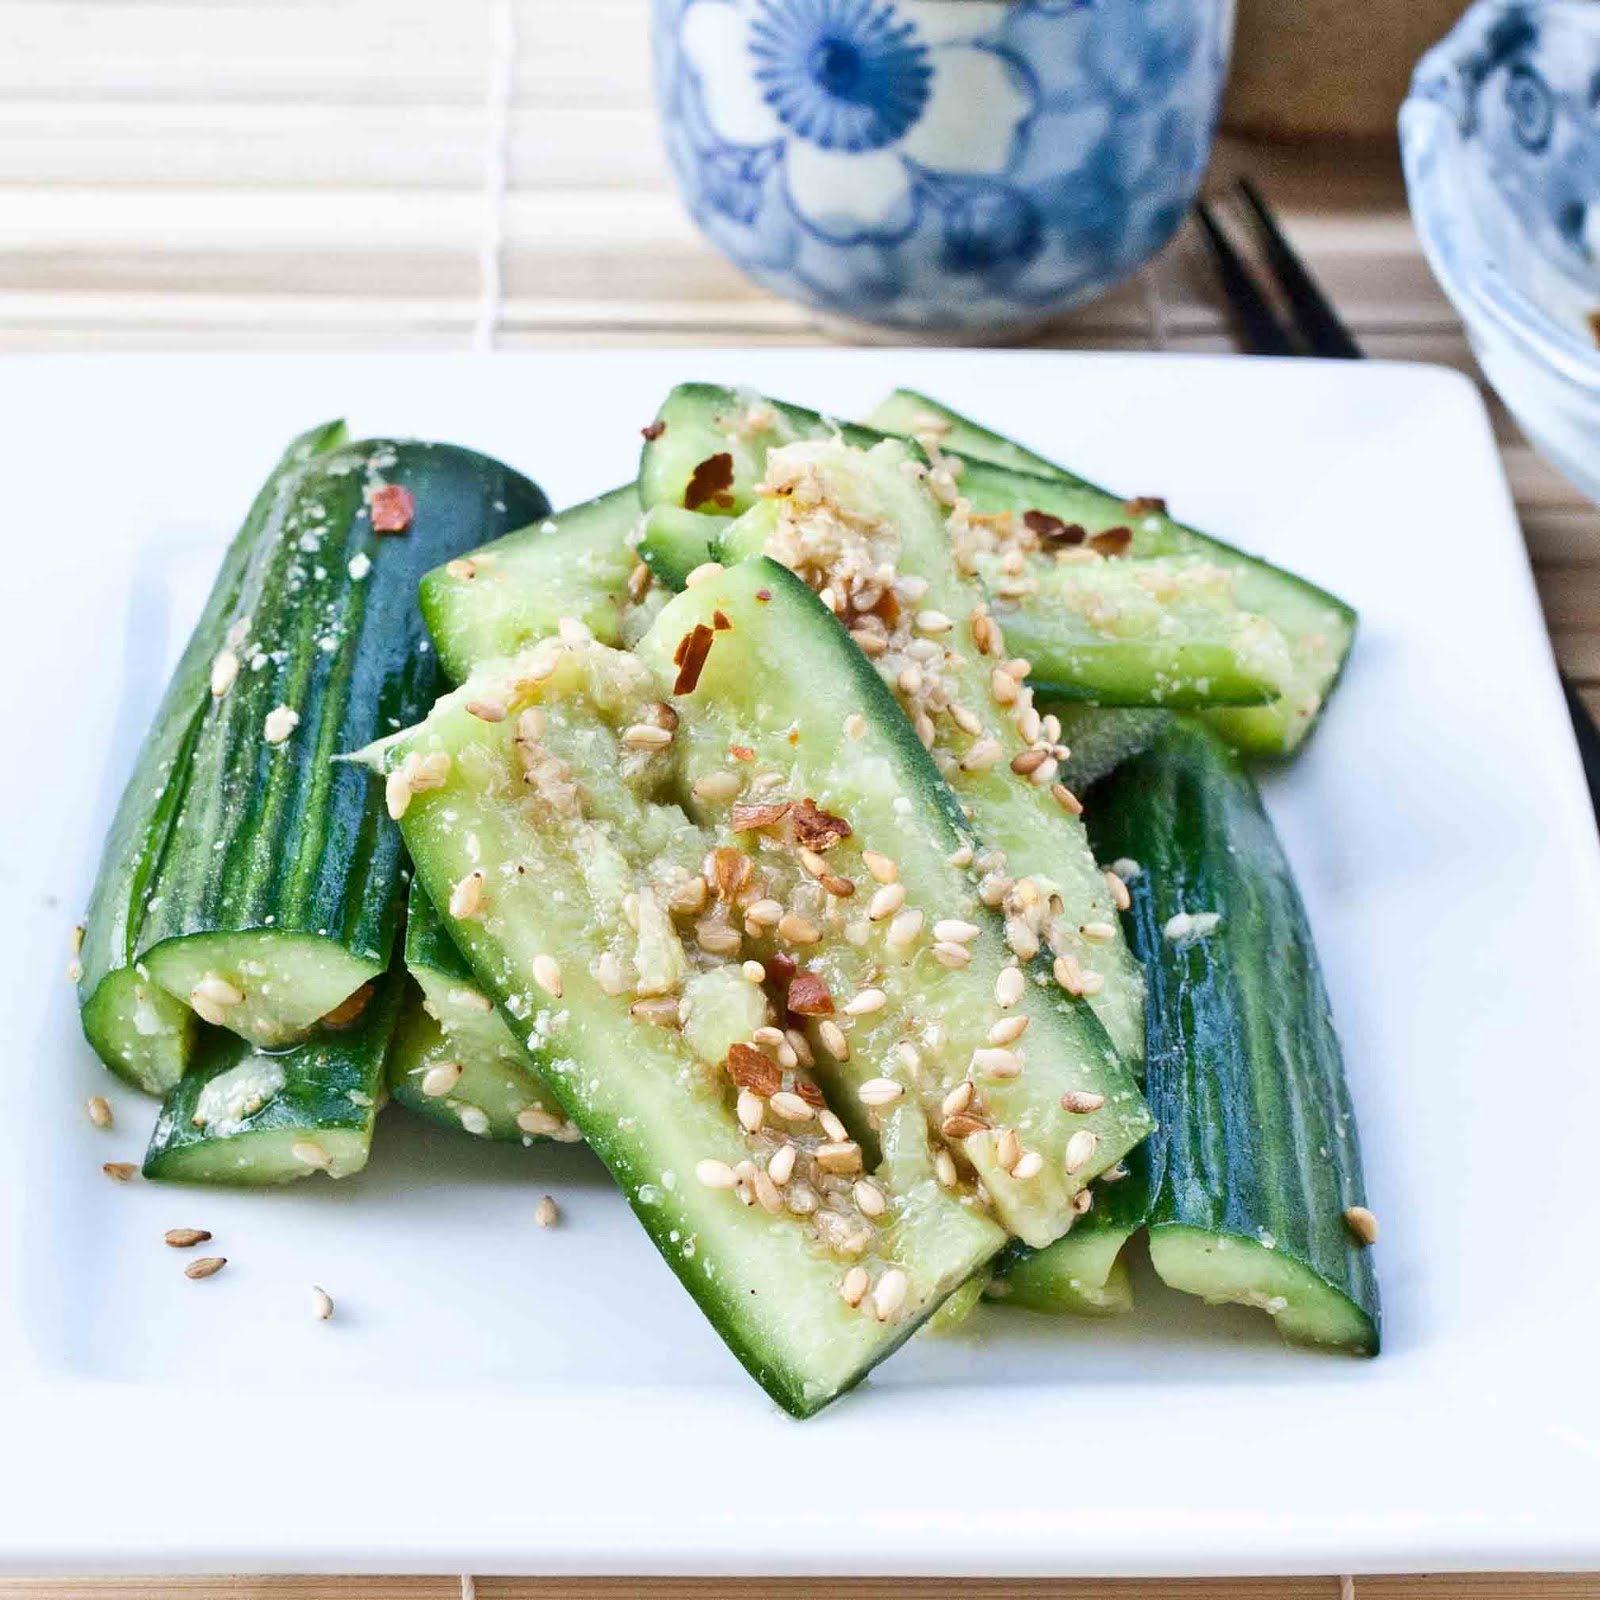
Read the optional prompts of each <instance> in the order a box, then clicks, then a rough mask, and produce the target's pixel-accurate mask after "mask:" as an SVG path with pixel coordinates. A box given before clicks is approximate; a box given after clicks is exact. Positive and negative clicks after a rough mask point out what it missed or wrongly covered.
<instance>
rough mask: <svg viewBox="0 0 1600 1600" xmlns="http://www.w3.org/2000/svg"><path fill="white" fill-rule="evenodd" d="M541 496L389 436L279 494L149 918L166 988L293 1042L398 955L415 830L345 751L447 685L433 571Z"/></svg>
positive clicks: (241, 1030)
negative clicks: (427, 580)
mask: <svg viewBox="0 0 1600 1600" xmlns="http://www.w3.org/2000/svg"><path fill="white" fill-rule="evenodd" d="M369 504H370V506H371V507H373V508H375V511H374V514H369ZM544 507H545V501H544V497H543V496H542V495H541V494H540V492H539V490H538V489H537V488H536V487H535V486H534V485H533V484H531V483H529V482H528V481H527V479H525V478H523V477H521V476H520V475H519V474H517V473H515V472H513V471H511V469H510V468H508V467H504V466H501V465H500V464H499V463H498V462H494V461H490V460H489V459H488V458H487V457H484V456H480V455H476V454H474V453H473V452H472V451H469V450H461V449H458V448H456V447H455V446H451V445H428V444H419V443H415V442H400V443H393V442H388V441H374V442H369V443H366V444H360V445H352V446H350V447H348V448H346V449H343V450H340V451H338V452H337V453H335V454H332V455H325V456H322V457H319V458H318V460H317V461H316V462H315V463H314V464H313V465H312V466H310V467H309V468H308V469H306V470H305V471H303V472H302V473H301V474H300V475H299V476H298V477H297V478H296V479H295V480H294V482H293V484H292V485H291V486H290V488H289V490H288V491H287V492H286V493H285V494H284V495H282V496H280V497H279V498H278V499H276V500H275V502H274V503H273V506H272V508H271V511H270V514H269V515H268V517H267V518H266V520H265V522H264V523H263V525H262V527H261V529H260V530H259V533H258V535H257V537H256V539H255V540H254V542H253V545H252V550H251V554H250V559H249V561H248V562H247V564H246V567H245V571H244V573H243V576H242V578H241V580H240V582H239V586H238V589H237V591H236V592H235V594H234V595H233V598H232V602H231V604H230V606H229V607H228V617H227V626H226V629H225V640H224V644H223V646H222V649H221V651H219V652H218V654H217V657H216V658H215V662H214V669H215V676H214V678H213V683H212V688H211V689H207V688H206V687H205V686H203V685H202V686H201V688H200V691H199V692H200V693H201V694H202V695H203V696H204V697H205V699H206V701H207V706H206V709H205V710H204V712H203V714H202V716H201V719H200V722H199V726H198V728H197V729H196V731H195V733H194V736H193V740H192V743H191V745H190V746H189V747H188V749H187V751H186V763H185V788H184V792H183V795H182V799H181V801H180V803H179V805H178V807H177V810H176V814H175V816H174V820H173V823H172V827H171V832H170V837H169V840H168V843H167V846H166V848H165V850H164V852H163V855H162V858H161V863H160V868H159V872H158V873H157V874H156V876H155V879H154V881H153V883H152V886H151V892H150V894H149V897H148V899H147V901H146V905H145V916H144V921H143V924H142V926H141V927H140V930H139V938H138V954H139V960H140V962H141V964H142V966H143V967H144V968H145V969H147V970H148V972H149V973H150V975H151V976H152V977H153V978H154V979H155V981H156V982H157V983H158V984H159V985H160V986H161V987H162V988H163V989H164V990H165V991H166V992H167V993H168V994H170V995H172V996H173V997H174V998H176V999H177V1000H180V1001H186V1002H188V1003H189V1004H190V1005H192V1006H193V1007H194V1008H195V1009H196V1010H197V1011H198V1012H199V1013H200V1015H201V1016H202V1017H204V1018H206V1019H207V1020H210V1021H213V1022H216V1023H219V1024H222V1025H224V1026H226V1027H228V1028H230V1029H232V1030H233V1031H234V1032H236V1033H238V1034H240V1035H241V1036H243V1037H245V1038H247V1039H249V1040H250V1041H251V1042H252V1043H254V1044H258V1045H261V1046H263V1047H265V1048H278V1047H281V1046H283V1045H286V1044H289V1043H292V1042H293V1041H295V1040H296V1039H299V1038H302V1037H304V1036H305V1034H306V1033H307V1032H308V1030H309V1029H311V1028H312V1027H313V1026H314V1025H315V1024H316V1023H317V1021H318V1020H319V1019H320V1018H322V1017H324V1016H326V1015H327V1014H328V1013H330V1012H333V1011H335V1010H336V1008H337V1007H338V1006H339V1005H340V1003H341V1002H342V1001H343V1000H344V999H345V998H346V997H347V996H349V995H351V994H353V993H354V992H355V991H356V990H357V989H359V988H360V987H361V986H362V985H363V984H364V983H366V982H368V981H370V980H371V979H372V978H374V977H376V976H377V975H378V974H379V973H380V972H382V971H383V969H384V967H385V966H386V965H387V962H388V957H389V952H390V950H391V949H392V948H393V945H394V939H395V934H396V932H397V930H398V923H399V917H400V910H401V899H402V895H403V886H402V883H401V878H400V865H401V856H400V837H399V834H398V832H397V831H396V829H395V828H394V826H393V825H392V823H391V822H390V821H389V819H388V818H387V817H386V816H385V815H384V802H383V797H382V796H381V795H377V794H374V793H373V792H372V789H371V786H370V785H369V784H368V782H367V781H366V775H365V774H364V773H363V772H362V771H360V770H359V768H354V767H351V766H349V765H346V764H342V763H341V762H340V761H339V760H338V759H337V758H338V757H339V756H341V755H342V754H344V753H346V752H348V751H351V750H355V749H358V748H360V747H361V746H362V745H364V744H366V743H368V742H370V741H371V740H372V739H373V738H374V737H376V736H378V735H380V734H383V733H387V732H389V731H390V730H391V729H393V728H394V727H396V726H401V725H404V723H405V722H407V721H409V720H411V719H412V718H413V717H415V716H417V715H420V713H421V711H422V710H423V709H424V708H425V707H426V706H427V705H428V703H429V701H430V699H431V698H432V694H433V692H434V690H435V688H436V684H437V666H436V662H435V657H434V655H433V653H432V651H431V649H430V647H429V645H428V641H427V639H426V638H425V637H424V635H423V631H422V622H421V618H420V617H419V616H418V614H417V606H416V583H417V579H418V578H419V577H420V576H421V574H422V573H424V572H425V571H427V570H428V568H430V567H432V566H435V565H437V564H438V562H439V561H440V560H441V558H443V557H445V556H447V555H450V554H453V553H454V552H456V551H459V550H462V549H464V548H467V547H469V546H471V545H473V544H475V543H477V542H479V541H480V540H481V539H482V537H483V536H484V535H485V534H488V533H496V532H498V531H499V530H501V529H504V528H507V527H512V526H518V525H521V524H524V523H526V522H527V521H528V520H529V518H530V517H531V516H533V515H536V514H538V513H540V512H541V511H542V510H543V509H544ZM386 521H387V522H389V523H391V524H403V526H393V527H392V528H391V531H388V532H385V531H383V530H382V528H381V524H382V523H384V522H386ZM213 690H216V691H220V692H212V691H213Z"/></svg>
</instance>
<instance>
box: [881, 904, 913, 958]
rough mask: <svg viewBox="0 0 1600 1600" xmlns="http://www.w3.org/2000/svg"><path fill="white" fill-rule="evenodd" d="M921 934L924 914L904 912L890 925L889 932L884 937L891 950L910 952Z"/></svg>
mask: <svg viewBox="0 0 1600 1600" xmlns="http://www.w3.org/2000/svg"><path fill="white" fill-rule="evenodd" d="M921 932H922V913H921V912H920V911H902V912H901V913H900V915H899V916H897V917H896V918H895V919H894V921H893V922H891V923H890V924H889V931H888V932H887V933H886V934H885V935H884V939H885V942H886V943H887V944H888V946H889V948H890V949H891V950H909V949H910V948H911V946H912V945H913V944H915V943H916V939H917V935H918V934H920V933H921Z"/></svg>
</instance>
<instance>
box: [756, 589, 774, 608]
mask: <svg viewBox="0 0 1600 1600" xmlns="http://www.w3.org/2000/svg"><path fill="white" fill-rule="evenodd" d="M771 598H772V591H771V590H770V589H757V590H756V599H757V600H759V601H760V602H761V603H762V605H765V604H766V603H767V602H768V601H769V600H770V599H771Z"/></svg>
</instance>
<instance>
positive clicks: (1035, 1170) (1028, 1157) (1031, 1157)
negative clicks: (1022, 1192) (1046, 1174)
mask: <svg viewBox="0 0 1600 1600" xmlns="http://www.w3.org/2000/svg"><path fill="white" fill-rule="evenodd" d="M1043 1171H1044V1157H1043V1156H1042V1155H1040V1154H1039V1152H1038V1151H1037V1150H1024V1151H1023V1153H1022V1155H1021V1156H1020V1157H1019V1158H1018V1160H1017V1164H1016V1165H1015V1166H1014V1167H1012V1169H1011V1176H1012V1177H1013V1178H1015V1179H1016V1180H1017V1181H1018V1182H1019V1183H1026V1182H1027V1181H1028V1179H1029V1178H1037V1177H1038V1176H1039V1174H1040V1173H1041V1172H1043Z"/></svg>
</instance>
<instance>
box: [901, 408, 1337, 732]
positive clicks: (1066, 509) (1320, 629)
mask: <svg viewBox="0 0 1600 1600" xmlns="http://www.w3.org/2000/svg"><path fill="white" fill-rule="evenodd" d="M873 416H874V419H875V421H876V422H877V424H878V425H880V426H886V425H887V424H888V423H889V422H894V421H900V422H904V423H906V424H907V425H910V424H911V423H912V422H913V421H920V423H921V426H919V427H918V428H916V429H914V430H913V431H914V432H915V434H916V436H917V437H918V438H920V439H922V440H923V441H925V443H926V444H929V445H933V446H935V447H936V448H937V449H939V450H942V451H944V452H955V453H956V454H958V455H959V456H960V458H961V461H962V463H963V470H962V471H961V472H960V476H959V479H958V482H959V485H960V492H961V494H962V495H963V496H964V497H966V498H967V499H968V500H969V501H970V502H971V504H972V506H973V509H974V510H976V511H977V512H979V513H982V514H985V515H987V516H990V517H997V518H999V517H1006V516H1009V517H1011V518H1012V519H1013V523H1014V525H1013V528H1012V530H1011V531H1012V534H1013V536H1014V538H1013V546H1014V547H1015V548H1017V549H1020V550H1022V551H1024V552H1025V553H1026V555H1027V557H1028V560H1029V561H1030V562H1032V563H1035V564H1040V565H1041V568H1042V563H1043V561H1044V560H1045V559H1046V557H1045V556H1044V555H1043V554H1042V553H1041V547H1042V546H1047V545H1048V544H1050V542H1051V541H1050V540H1049V539H1048V538H1046V539H1043V540H1041V539H1040V537H1039V536H1038V535H1037V534H1036V533H1034V532H1033V531H1032V530H1030V529H1028V528H1027V527H1026V526H1025V523H1026V522H1027V521H1028V520H1036V519H1038V518H1040V517H1043V518H1044V519H1045V522H1044V523H1043V524H1041V525H1042V526H1045V527H1046V528H1048V527H1049V526H1050V525H1051V524H1055V525H1057V526H1059V527H1062V528H1066V529H1072V530H1077V529H1081V530H1083V536H1084V537H1085V538H1086V539H1087V540H1088V541H1089V542H1090V543H1092V542H1093V541H1094V540H1096V539H1097V538H1099V539H1102V540H1104V539H1106V538H1110V539H1111V540H1113V541H1115V547H1117V548H1120V549H1121V550H1122V551H1123V552H1124V553H1125V554H1126V555H1129V556H1133V557H1139V558H1142V557H1151V556H1195V557H1200V558H1203V559H1204V560H1205V561H1207V562H1209V563H1212V564H1214V565H1216V566H1218V567H1222V568H1225V569H1227V570H1228V571H1230V572H1232V573H1233V575H1234V583H1235V590H1234V592H1235V595H1236V598H1237V601H1238V604H1239V605H1240V606H1241V607H1242V608H1243V609H1244V610H1245V611H1248V612H1252V613H1255V614H1257V615H1260V616H1262V617H1265V618H1266V619H1267V620H1268V621H1270V622H1272V623H1274V624H1275V625H1276V626H1277V627H1278V628H1279V629H1281V630H1282V632H1283V634H1284V637H1285V638H1286V639H1287V641H1288V645H1289V650H1290V653H1291V656H1292V659H1293V672H1292V674H1291V677H1290V681H1289V682H1288V683H1287V685H1286V686H1285V689H1284V693H1283V695H1282V697H1281V698H1280V699H1278V700H1275V701H1274V702H1273V703H1272V704H1270V705H1264V706H1253V707H1249V708H1245V707H1239V708H1234V709H1226V710H1223V709H1219V710H1216V711H1209V712H1207V713H1206V720H1207V721H1208V722H1209V723H1210V724H1211V726H1212V727H1213V728H1215V729H1216V731H1217V732H1219V733H1220V734H1222V736H1223V737H1224V738H1225V739H1227V740H1228V741H1229V743H1231V744H1233V745H1234V746H1236V747H1237V748H1238V749H1241V750H1245V751H1248V752H1251V753H1253V754H1258V755H1288V754H1290V753H1292V752H1293V751H1294V750H1295V749H1296V748H1297V747H1298V746H1299V744H1300V743H1301V741H1302V740H1303V739H1304V738H1305V737H1306V735H1307V734H1308V733H1309V732H1310V731H1311V728H1312V727H1313V726H1314V724H1315V722H1316V719H1317V717H1318V715H1319V714H1320V712H1321V710H1322V707H1323V706H1324V705H1325V704H1326V703H1327V699H1328V696H1329V695H1330V694H1331V693H1332V692H1333V689H1334V686H1335V684H1337V682H1338V680H1339V674H1340V673H1341V672H1342V671H1343V670H1344V663H1345V659H1346V657H1347V656H1348V655H1349V652H1350V646H1351V644H1352V642H1353V641H1354V639H1355V630H1356V614H1355V612H1354V611H1352V610H1351V609H1350V607H1349V606H1347V605H1346V604H1345V603H1344V602H1343V601H1342V600H1340V599H1339V598H1338V597H1337V596H1335V595H1331V594H1329V593H1328V592H1327V591H1326V590H1325V589H1319V588H1318V587H1317V586H1316V585H1315V584H1312V583H1308V582H1306V580H1305V579H1303V578H1298V577H1296V576H1295V575H1294V574H1293V573H1290V572H1285V571H1284V570H1283V569H1282V568H1281V567H1275V566H1273V565H1271V563H1269V562H1266V561H1262V560H1260V559H1259V558H1258V557H1255V556H1251V555H1246V554H1245V553H1244V552H1243V551H1242V550H1238V549H1236V548H1235V547H1234V546H1232V545H1229V544H1224V543H1223V542H1222V541H1221V540H1220V539H1213V538H1211V537H1210V536H1209V535H1208V534H1204V533H1200V532H1197V531H1196V530H1195V529H1193V528H1190V527H1186V526H1185V525H1184V524H1182V523H1180V522H1175V521H1174V520H1173V519H1172V518H1171V517H1170V516H1169V515H1168V514H1167V510H1166V507H1165V505H1164V504H1163V503H1162V502H1161V501H1159V500H1149V499H1146V500H1127V501H1125V500H1122V499H1121V498H1119V497H1118V496H1116V495H1113V494H1109V493H1107V491H1106V490H1104V489H1100V488H1097V487H1096V486H1095V485H1094V484H1092V483H1088V482H1086V481H1085V480H1084V479H1082V478H1078V477H1075V476H1074V475H1073V474H1072V473H1070V472H1068V471H1066V469H1065V468H1063V467H1059V466H1056V465H1054V464H1053V463H1051V462H1048V461H1046V460H1044V459H1043V458H1042V457H1039V456H1035V455H1034V454H1033V453H1032V452H1031V451H1025V450H1022V449H1021V447H1020V446H1017V445H1014V444H1013V443H1012V442H1011V441H1009V440H999V441H998V445H997V444H996V441H997V439H998V436H997V435H994V434H991V433H989V432H988V430H987V429H983V428H980V427H979V426H978V425H977V424H975V423H973V422H971V421H970V420H969V419H968V418H966V417H963V416H961V415H960V414H959V413H958V412H954V411H951V410H949V408H948V407H945V406H942V405H940V404H939V402H938V401H936V400H932V399H930V398H929V397H928V396H926V395H922V394H917V393H915V392H914V391H912V390H900V391H897V393H896V394H895V395H894V396H892V397H891V399H890V400H889V401H888V402H886V403H885V405H884V406H881V407H880V408H879V409H878V410H877V411H876V412H874V413H873ZM940 421H942V422H944V423H947V424H948V425H949V431H948V432H946V433H944V434H943V435H942V438H941V437H940V435H939V429H938V427H937V426H936V425H935V426H931V427H930V426H929V424H930V423H932V424H937V423H938V422H940ZM1019 451H1020V455H1019V453H1018V452H1019ZM1019 467H1020V468H1021V469H1022V470H1018V469H1019ZM1030 512H1031V513H1033V514H1034V518H1033V519H1029V517H1028V513H1030Z"/></svg>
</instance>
